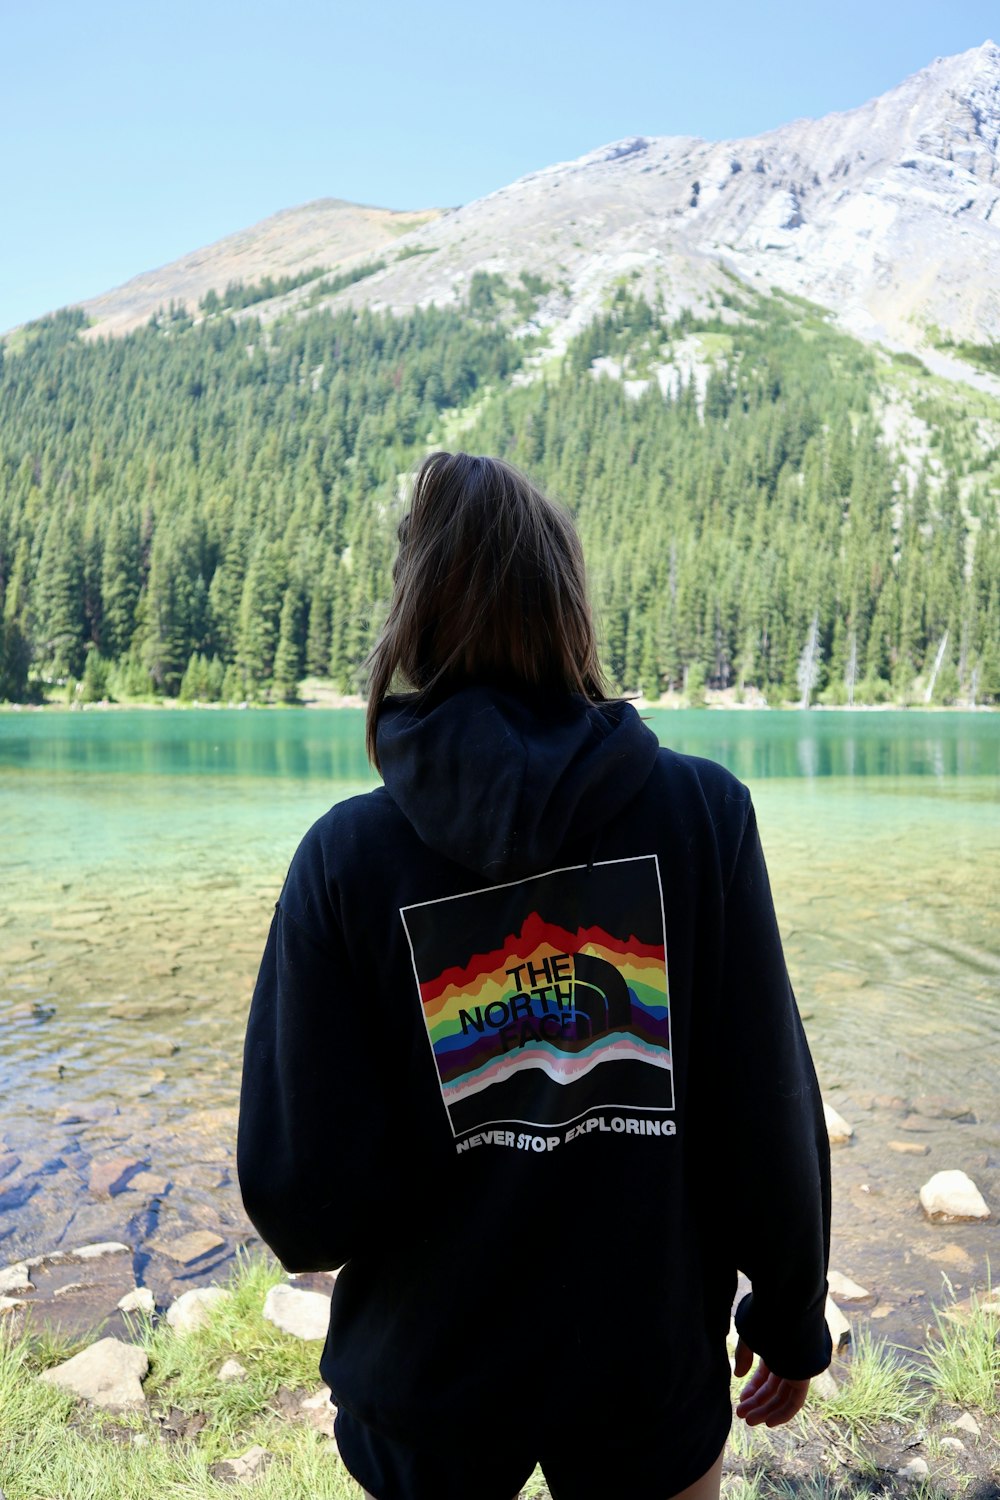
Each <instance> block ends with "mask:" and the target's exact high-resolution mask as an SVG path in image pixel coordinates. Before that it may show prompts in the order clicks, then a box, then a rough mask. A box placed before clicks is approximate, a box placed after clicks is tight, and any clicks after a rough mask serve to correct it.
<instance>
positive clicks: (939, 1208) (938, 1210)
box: [920, 1172, 990, 1224]
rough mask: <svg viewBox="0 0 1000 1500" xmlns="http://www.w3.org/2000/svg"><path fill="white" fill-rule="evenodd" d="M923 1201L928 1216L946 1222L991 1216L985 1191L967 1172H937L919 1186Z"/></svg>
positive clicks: (922, 1204) (953, 1222)
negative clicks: (983, 1191) (982, 1190)
mask: <svg viewBox="0 0 1000 1500" xmlns="http://www.w3.org/2000/svg"><path fill="white" fill-rule="evenodd" d="M920 1205H921V1207H922V1208H923V1211H924V1213H925V1214H926V1215H927V1217H928V1218H929V1219H935V1220H937V1221H938V1222H942V1223H945V1224H955V1223H961V1222H963V1221H967V1220H975V1219H988V1218H989V1217H990V1211H989V1209H988V1208H987V1206H986V1203H985V1202H984V1200H983V1195H982V1193H980V1191H979V1189H978V1188H977V1187H976V1184H975V1183H974V1182H973V1181H972V1179H971V1177H966V1175H965V1173H964V1172H935V1174H934V1176H933V1177H932V1178H930V1180H929V1181H927V1182H925V1183H924V1185H923V1187H922V1188H921V1189H920Z"/></svg>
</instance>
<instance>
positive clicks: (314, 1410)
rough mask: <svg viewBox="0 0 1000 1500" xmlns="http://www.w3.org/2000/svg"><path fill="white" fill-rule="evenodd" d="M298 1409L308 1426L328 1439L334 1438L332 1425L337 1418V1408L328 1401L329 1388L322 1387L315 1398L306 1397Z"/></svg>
mask: <svg viewBox="0 0 1000 1500" xmlns="http://www.w3.org/2000/svg"><path fill="white" fill-rule="evenodd" d="M299 1409H300V1410H301V1411H303V1412H305V1414H306V1417H307V1418H308V1420H309V1423H310V1426H312V1427H315V1428H316V1430H317V1432H323V1433H325V1434H326V1436H327V1437H329V1438H332V1437H334V1435H335V1434H334V1431H333V1424H334V1422H335V1420H336V1417H337V1408H336V1407H335V1406H334V1405H333V1402H332V1401H331V1400H330V1387H329V1386H327V1385H325V1386H323V1388H322V1389H321V1390H319V1391H317V1392H316V1394H315V1396H307V1397H306V1398H305V1400H304V1401H302V1402H301V1403H300V1408H299Z"/></svg>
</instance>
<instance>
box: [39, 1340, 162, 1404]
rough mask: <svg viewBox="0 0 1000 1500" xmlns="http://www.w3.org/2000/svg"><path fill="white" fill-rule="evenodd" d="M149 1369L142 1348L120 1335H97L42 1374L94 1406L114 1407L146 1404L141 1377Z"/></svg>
mask: <svg viewBox="0 0 1000 1500" xmlns="http://www.w3.org/2000/svg"><path fill="white" fill-rule="evenodd" d="M148 1372H149V1360H148V1359H147V1358H146V1354H145V1351H144V1350H143V1349H137V1348H136V1346H135V1345H134V1344H123V1343H122V1342H121V1340H120V1339H98V1341H97V1343H96V1344H91V1346H90V1348H89V1349H84V1350H83V1351H82V1353H80V1354H74V1356H73V1358H72V1359H67V1360H66V1361H65V1362H64V1363H63V1364H61V1365H56V1366H55V1368H54V1369H52V1370H46V1371H45V1372H44V1373H43V1374H42V1375H40V1376H39V1379H40V1380H44V1381H45V1382H46V1384H48V1385H56V1386H59V1387H60V1388H61V1389H62V1390H66V1391H72V1393H73V1395H74V1396H80V1397H82V1399H83V1400H84V1401H89V1402H90V1404H91V1405H92V1406H102V1407H108V1408H112V1409H118V1410H121V1409H124V1408H128V1407H136V1406H144V1405H145V1402H146V1396H145V1393H144V1391H143V1389H142V1379H143V1377H144V1376H145V1375H146V1374H148Z"/></svg>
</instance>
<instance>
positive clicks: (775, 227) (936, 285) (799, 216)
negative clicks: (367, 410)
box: [345, 42, 1000, 349]
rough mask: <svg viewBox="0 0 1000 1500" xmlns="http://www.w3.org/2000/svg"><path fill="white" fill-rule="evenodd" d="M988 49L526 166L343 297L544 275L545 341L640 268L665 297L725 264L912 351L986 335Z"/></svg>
mask: <svg viewBox="0 0 1000 1500" xmlns="http://www.w3.org/2000/svg"><path fill="white" fill-rule="evenodd" d="M998 142H1000V47H997V46H996V45H995V44H994V43H993V42H986V43H985V44H984V45H983V46H982V47H978V48H976V49H974V50H972V51H969V52H965V53H962V54H961V55H959V56H957V57H949V58H939V59H938V60H937V61H935V62H934V63H932V64H931V65H930V67H927V68H924V69H922V70H921V71H920V72H919V73H915V74H914V75H913V76H912V77H911V78H908V79H906V81H905V82H904V83H902V84H900V85H899V86H898V87H897V88H894V89H892V90H890V92H889V93H887V94H884V95H882V96H881V97H879V98H877V99H874V100H872V101H870V102H869V103H867V104H864V105H862V106H860V107H859V108H857V109H853V110H849V111H846V112H845V113H840V114H832V115H827V116H826V117H824V118H823V119H820V120H798V121H795V122H794V123H792V124H789V125H785V126H782V127H781V128H780V129H778V130H773V131H769V132H768V133H766V134H764V135H760V136H754V137H750V138H747V139H744V140H738V141H723V142H716V143H712V142H709V141H704V140H700V139H697V138H695V137H690V136H653V137H648V136H636V137H634V138H631V139H628V140H623V141H618V142H615V143H613V144H611V145H608V146H604V147H602V148H601V149H600V150H597V151H593V152H590V153H589V154H588V155H586V156H582V157H580V158H579V160H577V161H571V162H563V163H559V164H558V165H555V166H551V167H548V168H546V169H545V170H543V171H540V172H533V173H530V174H529V175H528V176H526V177H522V178H521V179H520V180H519V181H517V182H515V183H512V184H511V185H510V186H509V187H506V188H503V189H501V190H500V191H499V192H495V193H492V194H490V195H489V196H488V197H486V198H481V199H479V200H478V201H476V202H474V203H470V204H468V205H467V206H466V207H464V208H461V209H459V210H458V211H457V212H455V213H453V214H450V215H448V216H447V217H445V218H442V219H439V220H437V221H436V222H435V223H433V224H431V225H428V226H426V227H425V228H424V229H422V230H420V231H418V232H416V233H414V234H411V235H410V236H408V238H407V241H406V244H407V245H412V246H414V247H420V248H423V249H426V250H427V251H434V252H435V253H434V254H433V255H431V254H428V255H425V256H422V257H420V258H416V257H414V258H412V259H409V260H407V261H405V262H402V263H400V264H396V265H393V266H391V267H389V268H388V269H387V270H385V271H384V272H382V273H381V274H380V275H379V276H377V277H374V278H372V279H371V280H369V281H367V282H366V283H365V285H364V287H363V288H360V287H358V288H354V289H353V290H352V291H351V292H350V293H348V294H345V297H346V299H347V300H350V301H353V302H359V301H362V300H363V301H365V302H372V301H377V302H378V303H380V304H384V305H388V306H392V307H394V308H397V309H401V308H405V307H409V306H412V305H414V304H421V303H426V302H428V301H430V300H434V301H436V302H438V303H441V302H447V301H450V300H452V299H453V298H454V297H455V296H456V295H457V294H458V293H459V292H460V289H461V287H462V284H463V282H465V281H466V280H467V278H468V277H469V275H470V274H471V273H472V272H473V271H475V270H477V269H482V270H486V271H496V272H500V273H502V274H506V275H510V273H512V272H513V273H515V274H516V273H517V272H518V271H519V270H520V269H522V268H525V269H527V270H529V271H531V272H533V273H535V274H539V275H542V276H543V277H546V278H547V279H548V280H550V281H551V282H552V283H553V284H554V288H555V289H554V290H553V292H552V294H551V296H550V297H549V298H548V299H547V301H546V302H545V303H544V304H543V306H542V308H541V316H542V320H543V321H544V322H546V323H548V324H549V325H551V326H552V331H553V335H554V339H555V344H556V347H558V346H560V345H561V344H563V343H564V342H565V339H566V337H568V336H571V335H572V334H573V333H574V332H576V331H577V330H578V329H579V328H580V327H582V326H584V325H585V324H586V323H587V322H588V321H589V320H590V319H591V318H592V317H593V316H594V315H595V313H596V312H597V311H599V309H600V307H601V305H602V302H603V300H604V298H605V297H606V294H607V290H608V287H609V285H610V284H612V283H613V282H614V281H615V280H616V279H617V278H620V277H621V276H622V275H626V274H633V273H638V277H637V279H638V281H639V283H640V286H641V288H642V290H644V291H645V292H646V293H647V295H649V294H651V293H655V292H656V291H657V290H659V291H661V292H662V293H663V296H664V301H665V305H666V309H667V311H668V312H677V311H679V310H680V309H681V308H682V307H684V306H686V305H691V306H694V307H695V309H696V310H699V304H701V303H704V302H705V301H706V299H707V298H708V297H709V296H711V295H715V294H717V293H718V291H719V290H720V289H721V288H724V286H725V277H724V275H723V270H724V268H727V267H728V268H729V269H731V270H732V271H735V272H736V273H737V274H738V275H739V276H740V277H741V278H743V279H744V280H746V281H748V282H750V283H751V284H755V285H756V286H758V287H760V288H765V289H766V288H767V287H768V286H771V285H775V286H779V287H781V288H782V289H783V290H786V291H789V292H793V293H796V294H798V295H801V296H804V297H807V298H809V299H810V300H813V301H815V302H818V303H821V304H823V305H824V306H827V307H829V308H831V309H832V310H833V311H834V312H835V313H836V314H837V315H838V318H839V320H840V321H841V322H842V324H843V326H845V327H846V328H847V329H848V330H849V331H852V332H854V333H856V334H859V335H861V336H863V337H868V338H876V339H886V340H888V341H889V342H892V343H896V344H898V345H901V346H903V347H904V348H910V349H916V348H920V347H921V346H922V345H925V344H926V343H927V342H928V337H929V336H930V338H931V339H933V338H934V337H936V336H937V333H936V330H938V331H940V333H941V334H944V335H950V336H951V337H952V338H953V339H955V340H958V341H962V340H968V341H971V342H973V343H980V342H993V341H995V340H998V339H1000V207H998V206H997V205H998V203H1000V153H998Z"/></svg>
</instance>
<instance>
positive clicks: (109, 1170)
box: [87, 1156, 146, 1198]
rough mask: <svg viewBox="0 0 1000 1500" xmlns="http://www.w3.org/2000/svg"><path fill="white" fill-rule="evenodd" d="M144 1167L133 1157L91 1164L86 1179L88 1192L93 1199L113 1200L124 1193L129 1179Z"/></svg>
mask: <svg viewBox="0 0 1000 1500" xmlns="http://www.w3.org/2000/svg"><path fill="white" fill-rule="evenodd" d="M145 1165H146V1163H145V1162H144V1161H137V1160H136V1158H135V1157H134V1156H113V1157H111V1159H110V1161H94V1162H91V1164H90V1174H89V1176H88V1178H87V1181H88V1184H89V1186H90V1191H91V1192H92V1193H93V1195H94V1197H95V1198H114V1197H115V1196H116V1195H117V1194H118V1193H123V1192H124V1191H125V1189H126V1187H127V1186H128V1184H129V1180H130V1178H132V1177H134V1176H135V1174H136V1173H137V1172H141V1171H142V1170H143V1168H144V1167H145Z"/></svg>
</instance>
